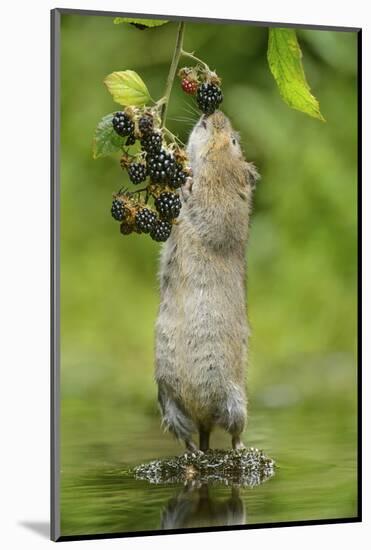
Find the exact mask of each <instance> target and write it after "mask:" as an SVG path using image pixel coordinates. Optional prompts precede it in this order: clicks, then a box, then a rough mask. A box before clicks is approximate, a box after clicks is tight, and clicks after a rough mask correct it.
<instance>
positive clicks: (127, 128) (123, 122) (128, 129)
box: [112, 111, 134, 136]
mask: <svg viewBox="0 0 371 550" xmlns="http://www.w3.org/2000/svg"><path fill="white" fill-rule="evenodd" d="M112 125H113V128H114V130H115V132H116V133H117V134H118V135H119V136H128V135H130V134H132V133H133V132H134V122H133V121H132V120H131V119H130V117H129V116H128V115H127V114H126V113H123V112H122V111H119V112H117V113H115V115H114V117H113V119H112Z"/></svg>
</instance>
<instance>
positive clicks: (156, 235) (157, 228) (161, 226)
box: [150, 220, 171, 242]
mask: <svg viewBox="0 0 371 550" xmlns="http://www.w3.org/2000/svg"><path fill="white" fill-rule="evenodd" d="M170 233H171V224H170V223H169V222H166V221H163V220H157V222H156V223H155V224H154V226H153V228H152V230H151V233H150V235H151V237H152V239H153V240H154V241H158V242H164V241H167V240H168V238H169V237H170Z"/></svg>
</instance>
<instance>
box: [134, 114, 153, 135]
mask: <svg viewBox="0 0 371 550" xmlns="http://www.w3.org/2000/svg"><path fill="white" fill-rule="evenodd" d="M138 128H139V131H140V133H141V134H142V136H148V134H151V133H152V132H153V117H152V116H151V115H143V116H142V117H141V118H140V119H139V122H138Z"/></svg>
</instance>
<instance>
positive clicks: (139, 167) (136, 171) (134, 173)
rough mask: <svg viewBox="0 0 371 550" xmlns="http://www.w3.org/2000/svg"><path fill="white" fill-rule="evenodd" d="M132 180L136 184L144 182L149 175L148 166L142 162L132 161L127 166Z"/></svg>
mask: <svg viewBox="0 0 371 550" xmlns="http://www.w3.org/2000/svg"><path fill="white" fill-rule="evenodd" d="M127 170H128V174H129V178H130V181H132V182H133V183H134V184H135V185H138V184H139V183H142V182H143V181H144V180H145V179H146V177H147V167H146V165H145V164H143V163H142V162H132V163H131V164H129V166H128V167H127Z"/></svg>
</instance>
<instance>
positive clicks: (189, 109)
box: [183, 101, 200, 119]
mask: <svg viewBox="0 0 371 550" xmlns="http://www.w3.org/2000/svg"><path fill="white" fill-rule="evenodd" d="M183 110H184V111H186V113H189V114H190V115H192V116H195V117H196V119H198V118H199V117H200V113H199V111H198V110H197V109H196V107H195V106H194V105H193V104H192V103H189V102H188V101H185V102H183Z"/></svg>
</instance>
